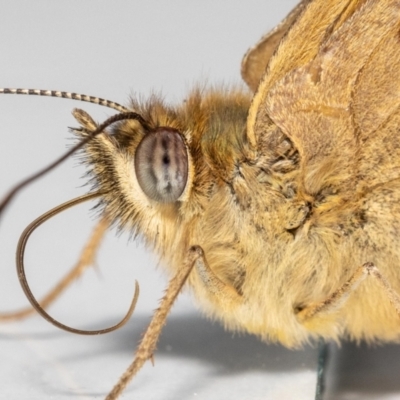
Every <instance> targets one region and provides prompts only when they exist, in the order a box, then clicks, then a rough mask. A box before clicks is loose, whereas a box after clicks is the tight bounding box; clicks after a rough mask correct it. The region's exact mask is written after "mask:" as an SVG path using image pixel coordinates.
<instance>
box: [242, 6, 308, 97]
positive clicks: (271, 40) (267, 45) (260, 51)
mask: <svg viewBox="0 0 400 400" xmlns="http://www.w3.org/2000/svg"><path fill="white" fill-rule="evenodd" d="M308 2H309V0H302V1H301V2H300V3H299V4H298V5H297V6H296V7H295V8H294V9H293V10H292V11H291V12H290V14H289V15H288V16H287V17H286V18H285V19H284V20H283V21H282V22H281V23H280V24H279V25H278V26H276V27H275V28H274V29H273V30H272V31H270V32H268V33H267V34H266V35H264V36H263V37H262V38H261V39H260V40H259V41H258V43H256V45H255V46H253V47H252V48H250V49H249V50H248V51H247V53H246V54H245V55H244V57H243V60H242V68H241V73H242V78H243V80H244V81H245V82H246V83H247V85H248V86H249V88H250V89H251V90H252V91H253V92H255V91H256V89H257V87H258V84H259V83H260V80H261V78H262V76H263V75H264V73H265V69H266V67H267V64H268V62H269V60H270V58H271V56H272V54H273V53H274V51H275V50H276V48H277V47H278V44H279V43H280V41H281V40H282V38H283V36H284V35H285V34H286V32H287V31H288V29H289V28H290V26H291V25H292V24H293V22H294V21H295V20H296V18H297V17H298V16H299V14H300V13H301V11H302V10H303V9H304V7H305V5H306V4H307V3H308Z"/></svg>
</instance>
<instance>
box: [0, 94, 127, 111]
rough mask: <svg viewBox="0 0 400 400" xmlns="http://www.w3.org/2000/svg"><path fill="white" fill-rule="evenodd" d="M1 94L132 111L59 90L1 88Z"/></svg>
mask: <svg viewBox="0 0 400 400" xmlns="http://www.w3.org/2000/svg"><path fill="white" fill-rule="evenodd" d="M0 94H27V95H33V96H49V97H61V98H63V99H71V100H79V101H86V102H88V103H93V104H99V105H101V106H105V107H109V108H112V109H114V110H117V111H119V112H121V113H125V112H129V111H132V110H130V109H129V108H126V107H124V106H121V104H118V103H114V102H113V101H110V100H105V99H101V98H100V97H93V96H87V95H86V94H78V93H70V92H60V91H58V90H41V89H8V88H0Z"/></svg>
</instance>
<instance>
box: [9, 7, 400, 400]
mask: <svg viewBox="0 0 400 400" xmlns="http://www.w3.org/2000/svg"><path fill="white" fill-rule="evenodd" d="M399 8H400V2H399V1H389V0H385V1H376V0H375V1H372V0H370V1H350V0H347V1H335V2H326V1H321V0H314V1H303V2H301V3H300V4H299V5H298V6H297V7H296V8H295V9H294V11H293V12H292V13H291V14H289V16H288V17H287V18H286V19H285V20H284V21H283V22H282V23H281V24H280V25H279V26H278V27H277V28H276V29H275V30H274V31H272V32H271V33H270V34H268V35H266V36H265V37H263V38H262V39H261V41H260V42H259V43H258V44H257V45H256V46H255V47H254V48H253V49H251V50H250V51H249V52H248V53H247V55H246V56H245V58H244V61H243V65H242V74H243V77H244V80H245V81H246V82H247V84H248V86H249V88H250V90H252V91H253V92H254V95H253V96H250V95H249V94H248V93H247V92H244V91H241V90H237V89H213V88H212V89H204V88H202V87H198V88H195V89H194V90H193V91H192V92H191V93H190V94H189V95H188V97H187V98H186V101H185V102H184V103H183V104H182V105H179V106H175V107H172V106H169V105H167V104H165V102H164V101H163V100H162V99H160V98H159V97H157V96H153V97H152V98H151V99H150V100H149V101H148V102H147V103H144V102H139V101H135V100H133V101H132V102H131V104H130V105H129V107H127V108H126V109H125V108H123V109H120V110H119V111H121V114H119V115H120V117H119V120H116V119H113V120H108V121H106V123H105V124H100V125H99V124H97V123H96V122H95V121H94V120H93V119H92V118H91V117H90V116H89V115H88V114H87V113H86V112H84V111H83V110H76V111H75V112H74V115H75V117H76V119H77V120H78V122H79V123H80V128H77V129H74V133H75V134H76V135H77V137H78V138H79V139H80V142H79V144H78V145H77V146H80V147H84V154H85V163H86V164H87V167H88V170H89V174H90V175H91V177H92V178H91V179H92V181H91V182H92V184H93V188H92V192H91V194H89V195H88V196H87V197H85V198H84V199H79V200H78V202H80V201H81V200H82V201H83V200H85V199H88V198H93V197H94V196H97V197H99V199H100V202H99V208H100V209H101V210H102V212H103V219H102V220H101V221H100V222H99V226H106V227H107V226H109V225H113V224H116V225H118V226H119V227H120V228H121V229H125V230H128V231H130V232H132V233H133V234H138V235H141V236H142V237H144V239H145V240H146V242H147V244H148V246H149V247H151V248H152V249H153V250H154V252H155V253H156V254H158V256H159V257H160V260H161V263H162V264H163V265H165V267H166V269H167V270H168V271H169V272H170V274H171V276H172V277H173V278H172V280H171V283H170V285H169V287H168V289H167V292H166V294H165V295H164V298H163V300H162V303H161V305H160V308H159V309H158V310H157V311H156V312H155V314H154V317H153V320H152V322H151V324H150V325H149V328H148V330H147V331H146V334H145V335H144V337H143V340H142V342H141V344H140V346H139V347H138V349H137V352H136V356H135V360H134V362H133V363H132V364H131V366H130V367H129V368H128V370H127V371H126V372H125V374H124V375H123V376H122V377H121V380H120V381H119V382H118V383H117V385H116V386H115V387H114V389H113V390H112V392H111V393H110V394H109V396H108V397H107V399H109V400H110V399H115V398H117V397H118V396H119V395H120V394H121V393H122V391H123V390H124V389H125V387H126V385H127V384H128V382H129V381H130V380H131V379H132V377H133V376H134V375H135V373H136V372H137V371H138V370H139V369H140V368H141V366H142V365H143V364H144V363H145V362H146V361H147V360H148V359H150V358H152V357H153V353H154V351H155V346H156V343H157V338H158V336H159V333H160V331H161V328H162V326H163V324H164V323H165V318H166V316H167V314H168V312H169V310H170V308H171V306H172V304H173V302H174V300H175V298H176V296H177V295H178V294H179V293H180V291H181V289H182V287H184V286H188V287H190V288H191V290H192V291H193V293H194V295H195V297H196V298H197V300H198V302H199V304H200V305H201V307H202V308H203V309H204V310H205V311H206V312H207V313H208V315H210V316H211V317H213V318H216V319H219V320H221V321H222V323H223V325H224V326H225V327H226V328H228V329H232V330H236V331H244V332H248V333H252V334H255V335H257V336H258V337H260V338H261V339H262V340H265V341H267V342H278V343H281V344H283V345H285V346H287V347H289V348H296V347H299V346H302V345H304V344H306V343H309V342H314V341H316V340H319V339H323V340H333V341H339V340H340V339H341V338H350V339H353V340H356V341H361V340H364V341H367V342H369V343H374V342H397V341H398V340H399V332H400V322H399V313H400V297H399V293H400V287H399V286H400V281H399V272H398V268H397V265H398V263H399V261H400V260H399V255H400V254H399V250H398V246H397V236H398V234H397V232H398V231H399V230H400V222H398V221H399V218H398V215H399V214H400V209H399V206H398V203H399V202H398V200H399V199H398V197H400V190H399V179H398V178H399V165H398V164H399V162H400V158H399V154H398V152H399V150H398V146H397V138H396V134H397V131H398V122H397V118H398V114H399V112H398V108H399V104H398V103H399V101H400V99H399V96H398V93H399V79H398V78H397V75H398V72H397V71H398V70H399V68H398V67H399V65H398V64H399V62H400V57H399V56H400V54H399V51H400V50H399V22H400V21H399V17H398V15H399V11H400V10H399ZM105 130H106V133H107V134H101V133H103V132H104V131H105ZM83 141H85V143H83ZM3 204H6V203H3ZM73 204H75V203H73ZM57 211H60V209H58V210H57ZM43 221H44V219H43V218H42V219H41V220H40V222H43ZM96 243H100V241H98V242H96ZM19 254H23V250H22V251H21V253H19ZM42 313H44V314H45V311H44V310H42Z"/></svg>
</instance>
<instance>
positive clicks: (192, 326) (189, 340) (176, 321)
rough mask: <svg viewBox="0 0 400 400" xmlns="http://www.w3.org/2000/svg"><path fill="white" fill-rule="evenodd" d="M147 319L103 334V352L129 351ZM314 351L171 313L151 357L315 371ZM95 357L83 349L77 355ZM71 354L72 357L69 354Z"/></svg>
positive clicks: (222, 366) (235, 368) (233, 368)
mask: <svg viewBox="0 0 400 400" xmlns="http://www.w3.org/2000/svg"><path fill="white" fill-rule="evenodd" d="M149 321H150V318H149V317H148V316H146V317H144V316H141V315H135V316H134V317H133V319H132V321H131V322H129V324H127V326H125V327H124V328H123V329H121V330H119V331H117V332H114V333H112V334H110V335H108V336H107V338H105V337H104V340H106V341H107V342H106V341H105V342H104V344H105V347H103V349H104V351H106V352H123V353H124V354H126V353H127V352H128V353H129V352H132V351H133V350H134V349H135V347H136V346H137V344H138V342H139V340H140V338H141V337H142V335H143V333H144V331H145V329H146V327H147V325H148V323H149ZM317 354H318V350H317V349H316V348H311V347H306V348H305V349H303V350H289V349H286V348H284V347H282V346H279V345H271V344H266V343H263V342H261V341H260V340H259V339H257V338H256V337H255V336H250V335H245V334H242V335H239V334H232V333H231V332H227V331H225V330H224V328H223V327H221V325H220V324H218V323H217V322H215V323H214V322H211V321H209V320H207V319H206V318H202V317H201V316H198V315H191V314H189V315H186V316H185V315H180V316H171V317H170V318H169V319H168V321H167V325H166V326H165V327H164V329H163V332H162V335H161V338H160V341H159V343H158V346H157V350H156V352H155V357H156V358H157V357H162V356H163V355H168V356H174V357H180V358H187V359H193V360H196V361H199V362H203V363H208V364H213V365H215V366H217V367H218V369H219V370H220V371H223V370H226V371H227V372H228V371H229V373H232V372H235V371H237V372H241V371H251V370H261V371H275V372H279V371H290V370H298V369H302V370H304V369H311V370H315V368H316V363H317ZM96 356H97V357H98V356H99V354H96V353H94V352H93V353H90V352H87V353H86V354H84V355H83V354H80V355H79V357H80V358H82V357H96ZM70 357H74V356H72V355H71V356H70Z"/></svg>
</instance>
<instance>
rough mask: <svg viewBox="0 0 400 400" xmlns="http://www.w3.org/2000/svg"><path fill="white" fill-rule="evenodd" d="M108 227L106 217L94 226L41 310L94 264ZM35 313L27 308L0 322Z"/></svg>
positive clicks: (1, 319)
mask: <svg viewBox="0 0 400 400" xmlns="http://www.w3.org/2000/svg"><path fill="white" fill-rule="evenodd" d="M108 227H109V221H108V219H107V218H106V217H104V218H102V219H101V220H100V221H99V222H98V224H97V225H96V226H95V228H94V230H93V232H92V234H91V236H90V238H89V240H88V242H87V243H86V245H85V247H84V248H83V249H82V252H81V255H80V257H79V260H78V262H77V263H76V264H75V266H74V267H73V268H72V269H71V270H70V271H69V272H68V273H67V274H66V275H65V276H64V277H63V278H62V279H61V280H60V281H59V282H58V283H57V284H56V285H55V286H54V288H53V289H51V290H50V292H49V293H48V294H47V295H45V296H44V297H43V299H42V300H41V301H40V302H39V303H40V305H41V306H42V307H43V308H46V307H48V306H49V305H50V304H51V303H53V302H54V301H55V300H56V299H57V298H58V297H59V296H60V295H61V294H62V292H64V291H65V290H66V289H67V288H68V286H69V285H71V283H72V282H73V281H74V280H76V279H77V278H79V276H81V275H82V273H83V272H84V271H85V270H86V269H87V268H88V267H90V266H92V265H94V264H95V259H96V254H97V250H98V249H99V247H100V245H101V242H102V239H103V237H104V235H105V233H106V231H107V228H108ZM34 312H35V310H34V308H32V307H27V308H24V309H22V310H19V311H15V312H11V313H4V314H0V321H13V320H18V319H22V318H25V317H28V316H29V315H31V314H33V313H34Z"/></svg>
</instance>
